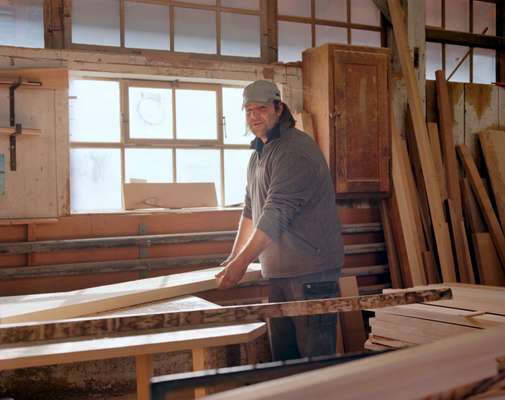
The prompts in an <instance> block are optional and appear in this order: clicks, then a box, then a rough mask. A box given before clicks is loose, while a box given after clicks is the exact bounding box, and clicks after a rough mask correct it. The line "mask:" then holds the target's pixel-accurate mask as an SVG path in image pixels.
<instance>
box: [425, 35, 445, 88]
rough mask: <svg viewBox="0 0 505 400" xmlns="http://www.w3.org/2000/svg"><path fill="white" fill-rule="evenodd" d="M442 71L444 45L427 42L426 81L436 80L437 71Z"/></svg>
mask: <svg viewBox="0 0 505 400" xmlns="http://www.w3.org/2000/svg"><path fill="white" fill-rule="evenodd" d="M439 69H442V44H441V43H433V42H426V79H433V80H434V79H435V71H437V70H439Z"/></svg>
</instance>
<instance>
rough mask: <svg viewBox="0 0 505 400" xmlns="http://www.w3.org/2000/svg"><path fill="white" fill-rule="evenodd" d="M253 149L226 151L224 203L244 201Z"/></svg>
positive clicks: (230, 203)
mask: <svg viewBox="0 0 505 400" xmlns="http://www.w3.org/2000/svg"><path fill="white" fill-rule="evenodd" d="M251 153H252V150H225V151H224V189H225V190H224V204H225V205H232V204H239V203H243V202H244V196H245V185H246V181H247V165H248V164H249V159H250V158H251Z"/></svg>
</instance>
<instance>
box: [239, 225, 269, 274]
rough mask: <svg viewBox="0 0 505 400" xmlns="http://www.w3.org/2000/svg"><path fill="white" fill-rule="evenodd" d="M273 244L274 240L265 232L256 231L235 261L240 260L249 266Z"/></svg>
mask: <svg viewBox="0 0 505 400" xmlns="http://www.w3.org/2000/svg"><path fill="white" fill-rule="evenodd" d="M272 242H273V240H272V239H271V238H270V236H268V235H267V234H266V233H265V232H263V231H262V230H260V229H254V231H253V233H252V235H251V236H250V237H249V239H248V240H247V242H246V243H245V245H244V246H243V247H242V248H241V250H240V251H239V253H238V254H237V255H236V257H235V259H236V260H239V261H240V263H241V264H242V263H243V264H246V265H249V264H250V263H251V262H253V261H254V260H256V259H257V258H258V256H259V255H260V254H261V253H262V252H263V251H264V250H266V249H267V248H268V247H269V246H270V245H271V244H272Z"/></svg>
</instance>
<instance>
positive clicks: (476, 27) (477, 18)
mask: <svg viewBox="0 0 505 400" xmlns="http://www.w3.org/2000/svg"><path fill="white" fill-rule="evenodd" d="M485 28H488V30H487V32H486V35H492V36H495V35H496V4H492V3H487V2H484V1H476V0H474V2H473V33H479V34H481V33H482V32H483V31H484V29H485Z"/></svg>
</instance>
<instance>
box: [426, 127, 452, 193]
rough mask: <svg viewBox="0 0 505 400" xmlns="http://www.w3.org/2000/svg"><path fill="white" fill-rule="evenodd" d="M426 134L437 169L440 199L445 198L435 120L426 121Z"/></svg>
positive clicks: (443, 176) (445, 187)
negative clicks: (428, 137)
mask: <svg viewBox="0 0 505 400" xmlns="http://www.w3.org/2000/svg"><path fill="white" fill-rule="evenodd" d="M427 125H428V134H429V136H430V144H431V151H432V152H433V161H434V162H435V169H436V170H437V171H438V174H437V176H438V181H439V182H440V190H441V193H442V200H445V199H446V198H447V186H446V184H445V172H444V171H445V169H444V163H443V162H442V152H441V150H440V139H439V135H438V125H437V124H436V123H435V122H428V124H427Z"/></svg>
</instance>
